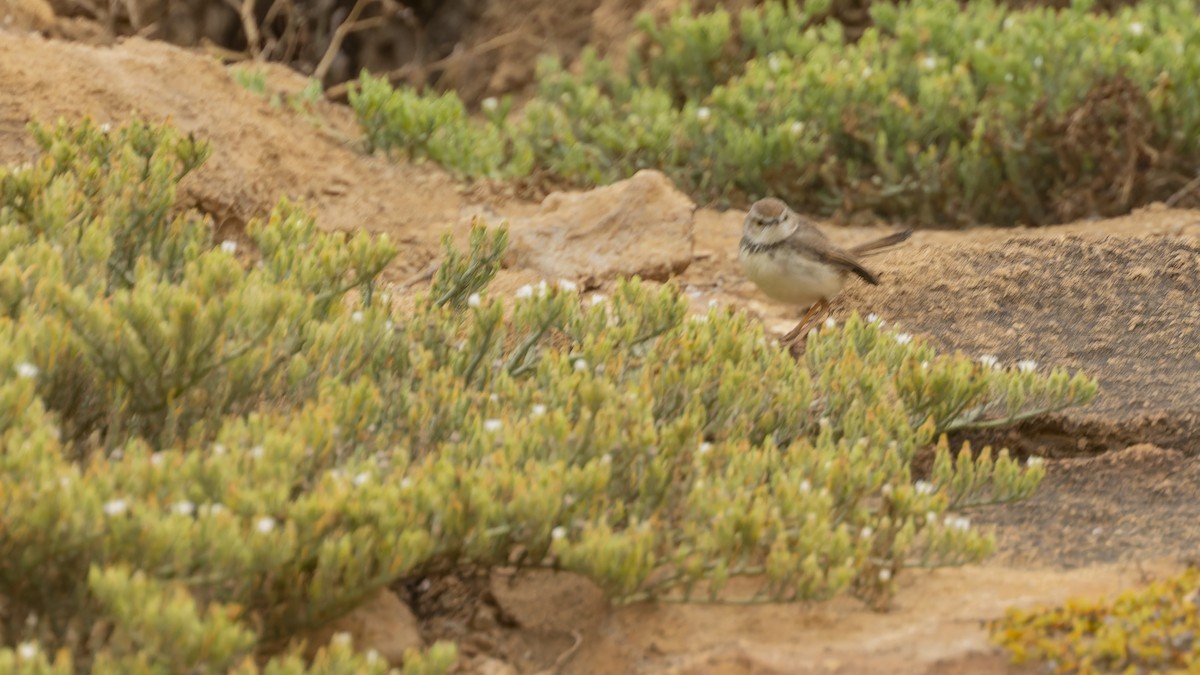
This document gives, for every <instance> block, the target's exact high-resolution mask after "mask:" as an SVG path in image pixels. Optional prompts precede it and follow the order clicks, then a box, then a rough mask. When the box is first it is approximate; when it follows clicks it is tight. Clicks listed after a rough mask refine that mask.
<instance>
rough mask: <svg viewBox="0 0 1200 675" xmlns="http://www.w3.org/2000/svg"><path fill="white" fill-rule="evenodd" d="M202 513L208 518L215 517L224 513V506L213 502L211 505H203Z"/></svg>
mask: <svg viewBox="0 0 1200 675" xmlns="http://www.w3.org/2000/svg"><path fill="white" fill-rule="evenodd" d="M204 512H205V513H206V514H208V515H210V516H217V515H220V514H222V513H225V505H224V504H222V503H221V502H213V503H212V504H205V507H204Z"/></svg>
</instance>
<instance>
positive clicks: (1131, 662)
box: [991, 568, 1200, 673]
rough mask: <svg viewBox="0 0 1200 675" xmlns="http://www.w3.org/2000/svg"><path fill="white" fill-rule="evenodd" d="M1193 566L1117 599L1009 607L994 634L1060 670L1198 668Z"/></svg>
mask: <svg viewBox="0 0 1200 675" xmlns="http://www.w3.org/2000/svg"><path fill="white" fill-rule="evenodd" d="M1198 593H1200V571H1198V570H1196V569H1195V568H1192V569H1189V570H1187V571H1186V572H1184V573H1183V574H1180V575H1178V576H1176V577H1172V578H1170V579H1166V580H1163V581H1158V582H1155V583H1153V584H1150V585H1149V586H1148V587H1146V588H1143V589H1138V590H1131V591H1126V592H1124V593H1122V594H1121V595H1119V596H1118V597H1116V598H1115V599H1111V600H1099V599H1097V600H1089V599H1072V600H1068V601H1067V603H1066V604H1065V605H1064V606H1062V607H1058V608H1039V609H1033V610H1017V609H1010V610H1009V611H1008V613H1007V615H1006V616H1005V617H1004V618H1003V619H1001V620H999V621H996V622H994V623H993V624H992V626H991V631H992V639H993V640H994V641H995V642H996V643H998V644H1000V645H1001V646H1003V647H1004V648H1005V649H1008V650H1009V651H1010V652H1011V653H1012V656H1013V661H1014V662H1016V663H1028V662H1031V661H1033V662H1041V663H1045V664H1046V665H1047V666H1048V668H1049V670H1050V671H1051V672H1055V673H1132V672H1138V673H1141V672H1158V673H1166V672H1170V673H1192V672H1195V671H1196V670H1197V668H1200V642H1198V641H1197V640H1196V634H1197V631H1198V630H1200V622H1198V620H1197V617H1200V614H1198V613H1197V611H1196V598H1197V594H1198Z"/></svg>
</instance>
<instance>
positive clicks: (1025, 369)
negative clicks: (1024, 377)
mask: <svg viewBox="0 0 1200 675" xmlns="http://www.w3.org/2000/svg"><path fill="white" fill-rule="evenodd" d="M1017 370H1019V371H1021V372H1022V373H1032V372H1033V371H1035V370H1037V361H1030V360H1028V359H1026V360H1024V361H1017Z"/></svg>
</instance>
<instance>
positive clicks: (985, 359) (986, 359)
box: [979, 354, 1000, 368]
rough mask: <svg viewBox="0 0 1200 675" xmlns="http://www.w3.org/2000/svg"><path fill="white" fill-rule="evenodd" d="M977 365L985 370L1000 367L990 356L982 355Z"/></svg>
mask: <svg viewBox="0 0 1200 675" xmlns="http://www.w3.org/2000/svg"><path fill="white" fill-rule="evenodd" d="M979 363H980V364H982V365H983V366H984V367H985V368H996V367H997V366H999V365H1000V361H999V360H997V359H996V357H994V356H992V355H991V354H984V355H983V356H981V357H979Z"/></svg>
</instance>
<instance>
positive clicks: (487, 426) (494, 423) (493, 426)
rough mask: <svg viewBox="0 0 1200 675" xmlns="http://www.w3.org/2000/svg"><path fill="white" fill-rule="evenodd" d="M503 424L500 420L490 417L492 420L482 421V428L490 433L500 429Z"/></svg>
mask: <svg viewBox="0 0 1200 675" xmlns="http://www.w3.org/2000/svg"><path fill="white" fill-rule="evenodd" d="M503 426H504V423H503V422H501V421H500V420H496V419H492V420H484V421H483V430H484V431H486V432H488V433H491V434H494V433H496V432H497V431H500V429H501V428H502V427H503Z"/></svg>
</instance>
